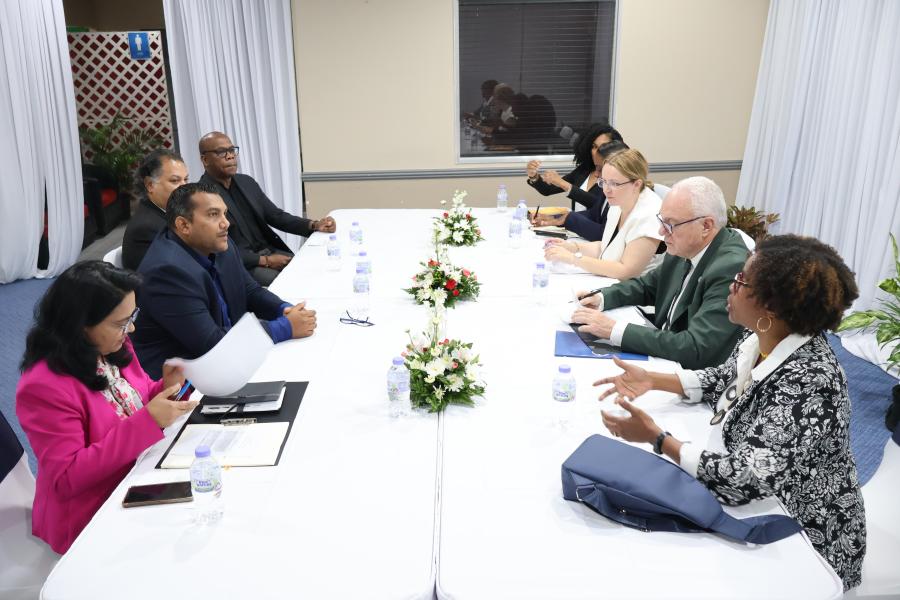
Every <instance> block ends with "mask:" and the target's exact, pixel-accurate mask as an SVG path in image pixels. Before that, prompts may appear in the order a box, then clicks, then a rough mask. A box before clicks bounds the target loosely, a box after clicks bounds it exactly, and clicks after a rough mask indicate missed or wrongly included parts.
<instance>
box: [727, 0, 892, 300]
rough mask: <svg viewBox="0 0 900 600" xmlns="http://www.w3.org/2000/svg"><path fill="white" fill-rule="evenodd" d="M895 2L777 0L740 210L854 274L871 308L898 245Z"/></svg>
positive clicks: (761, 72)
mask: <svg viewBox="0 0 900 600" xmlns="http://www.w3.org/2000/svg"><path fill="white" fill-rule="evenodd" d="M898 31H900V2H896V1H894V0H881V1H876V0H870V1H867V2H855V1H853V0H821V1H819V2H793V1H786V0H772V3H771V5H770V7H769V19H768V24H767V28H766V37H765V42H764V44H763V54H762V60H761V62H760V69H759V76H758V79H757V86H756V96H755V98H754V103H753V112H752V115H751V118H750V128H749V131H748V136H747V146H746V149H745V153H744V163H743V168H742V170H741V179H740V182H739V184H738V191H737V204H739V205H744V206H750V205H752V206H756V207H757V208H760V209H763V210H765V211H766V212H777V213H780V214H781V222H780V223H779V224H778V225H777V229H776V232H777V233H798V234H803V235H810V236H815V237H817V238H819V239H821V240H822V241H824V242H826V243H828V244H831V245H832V246H834V247H835V248H836V249H837V250H838V252H839V253H840V254H841V256H843V257H844V260H845V261H846V262H847V264H848V265H849V266H850V267H851V268H852V269H853V270H854V271H855V273H856V278H857V283H858V285H859V288H860V298H859V300H858V301H857V302H856V304H855V305H854V309H857V310H861V309H866V308H870V307H871V306H872V305H873V303H874V301H875V300H876V298H878V297H879V294H880V291H879V290H878V289H877V285H878V282H879V281H881V280H882V279H884V278H885V277H887V276H889V275H890V274H892V273H893V272H894V262H893V256H892V255H891V251H890V244H889V240H888V236H889V234H890V233H891V232H893V233H894V235H895V236H898V237H900V68H898V65H900V35H898Z"/></svg>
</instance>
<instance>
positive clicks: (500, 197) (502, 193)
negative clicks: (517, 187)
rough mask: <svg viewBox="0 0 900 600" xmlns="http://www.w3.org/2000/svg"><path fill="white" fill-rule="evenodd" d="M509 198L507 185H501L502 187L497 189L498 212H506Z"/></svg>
mask: <svg viewBox="0 0 900 600" xmlns="http://www.w3.org/2000/svg"><path fill="white" fill-rule="evenodd" d="M508 198H509V196H508V195H507V192H506V186H500V189H499V190H498V191H497V212H506V206H507V204H508Z"/></svg>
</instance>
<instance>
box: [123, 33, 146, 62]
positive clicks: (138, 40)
mask: <svg viewBox="0 0 900 600" xmlns="http://www.w3.org/2000/svg"><path fill="white" fill-rule="evenodd" d="M128 49H129V50H131V58H134V59H137V60H144V59H146V58H150V40H149V39H148V37H147V32H145V31H137V32H131V33H129V34H128Z"/></svg>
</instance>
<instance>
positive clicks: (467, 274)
mask: <svg viewBox="0 0 900 600" xmlns="http://www.w3.org/2000/svg"><path fill="white" fill-rule="evenodd" d="M462 274H463V277H468V276H469V275H471V274H472V271H470V270H468V269H463V270H462Z"/></svg>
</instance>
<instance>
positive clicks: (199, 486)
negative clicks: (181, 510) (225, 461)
mask: <svg viewBox="0 0 900 600" xmlns="http://www.w3.org/2000/svg"><path fill="white" fill-rule="evenodd" d="M190 473H191V493H192V495H193V497H194V501H193V505H194V506H193V512H194V522H195V523H197V524H200V525H206V524H212V523H215V522H216V521H218V520H219V519H221V518H222V514H223V507H222V499H221V495H222V468H221V467H220V466H219V463H217V462H216V460H215V459H214V458H212V457H206V458H197V459H196V460H194V462H193V463H192V464H191V468H190Z"/></svg>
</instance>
